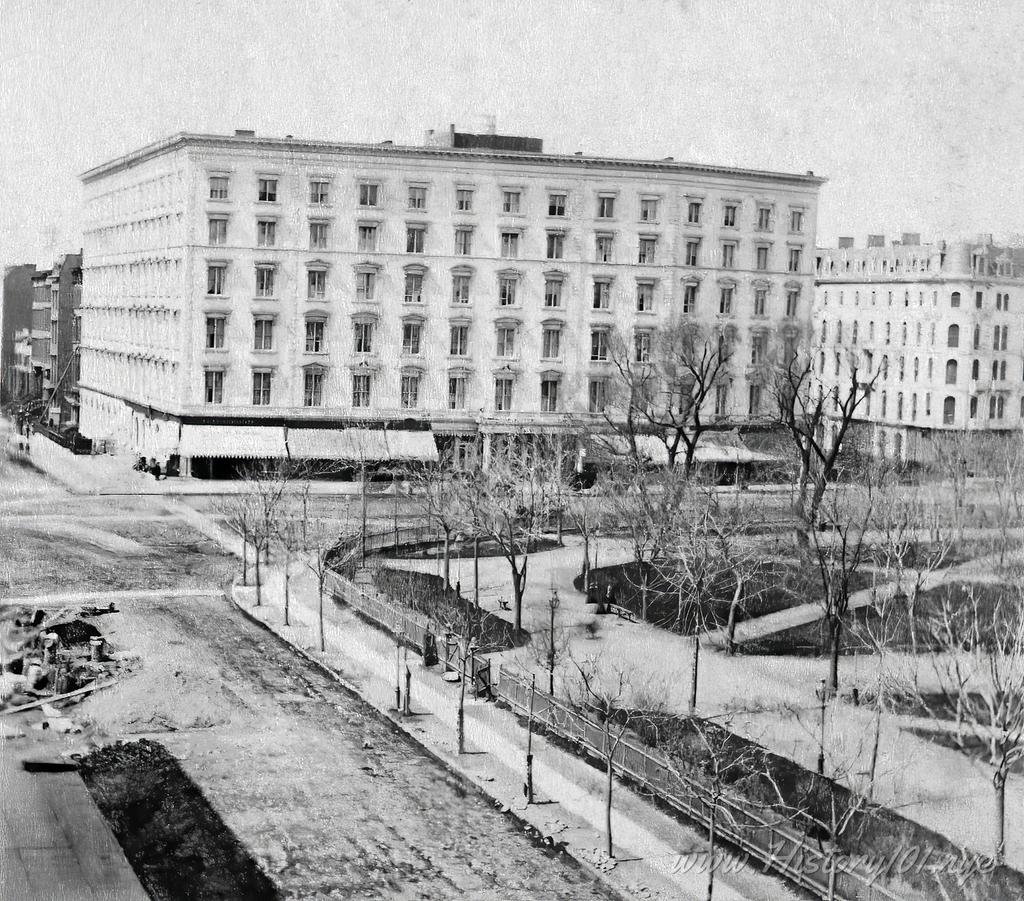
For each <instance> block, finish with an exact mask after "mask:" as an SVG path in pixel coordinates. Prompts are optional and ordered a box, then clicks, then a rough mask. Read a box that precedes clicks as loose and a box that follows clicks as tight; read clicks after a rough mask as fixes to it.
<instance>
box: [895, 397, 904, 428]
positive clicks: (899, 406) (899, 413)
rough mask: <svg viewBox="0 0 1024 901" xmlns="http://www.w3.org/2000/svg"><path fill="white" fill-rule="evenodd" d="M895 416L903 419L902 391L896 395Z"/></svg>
mask: <svg viewBox="0 0 1024 901" xmlns="http://www.w3.org/2000/svg"><path fill="white" fill-rule="evenodd" d="M896 418H897V419H898V420H900V421H901V422H902V421H903V392H902V391H901V392H900V393H899V394H897V395H896Z"/></svg>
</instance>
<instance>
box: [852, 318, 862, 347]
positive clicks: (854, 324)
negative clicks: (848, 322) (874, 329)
mask: <svg viewBox="0 0 1024 901" xmlns="http://www.w3.org/2000/svg"><path fill="white" fill-rule="evenodd" d="M859 324H860V323H858V322H856V321H854V323H853V343H854V344H856V343H857V326H858V325H859Z"/></svg>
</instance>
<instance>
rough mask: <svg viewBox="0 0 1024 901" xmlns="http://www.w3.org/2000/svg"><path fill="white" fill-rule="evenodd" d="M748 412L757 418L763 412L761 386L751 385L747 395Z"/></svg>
mask: <svg viewBox="0 0 1024 901" xmlns="http://www.w3.org/2000/svg"><path fill="white" fill-rule="evenodd" d="M747 412H748V413H749V414H750V415H751V416H756V415H757V414H758V413H760V412H761V386H760V385H751V386H750V390H749V392H748V394H747Z"/></svg>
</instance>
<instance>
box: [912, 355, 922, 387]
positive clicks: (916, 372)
mask: <svg viewBox="0 0 1024 901" xmlns="http://www.w3.org/2000/svg"><path fill="white" fill-rule="evenodd" d="M920 374H921V361H920V360H919V359H918V358H917V357H914V381H915V382H916V381H917V377H918V376H919V375H920Z"/></svg>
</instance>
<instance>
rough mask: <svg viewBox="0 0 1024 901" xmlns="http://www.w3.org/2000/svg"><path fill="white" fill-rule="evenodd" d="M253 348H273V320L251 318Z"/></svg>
mask: <svg viewBox="0 0 1024 901" xmlns="http://www.w3.org/2000/svg"><path fill="white" fill-rule="evenodd" d="M252 349H253V350H273V349H274V320H273V319H254V320H253V343H252Z"/></svg>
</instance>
